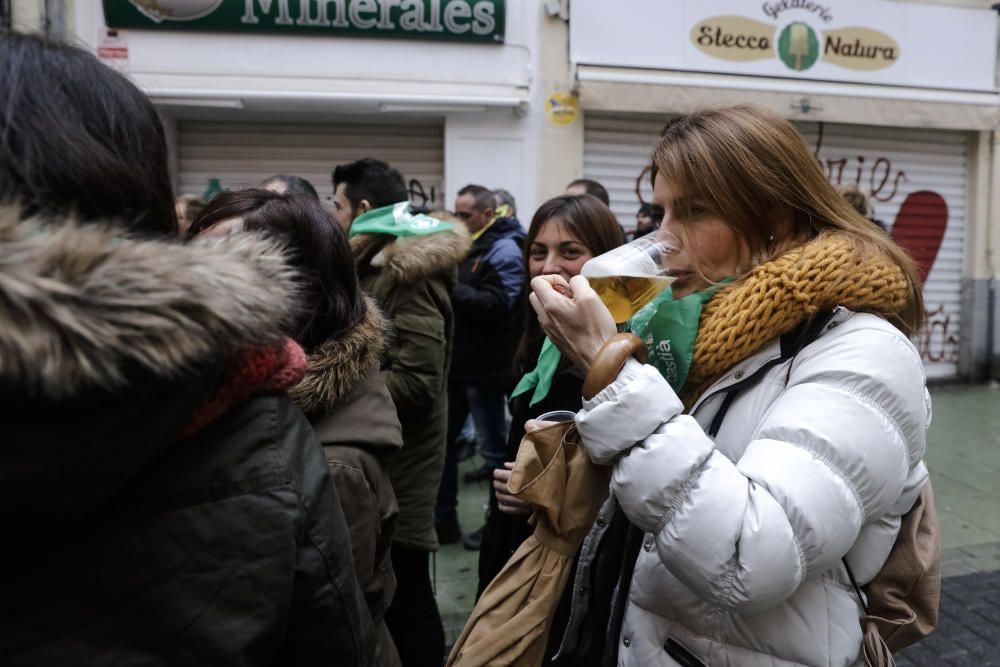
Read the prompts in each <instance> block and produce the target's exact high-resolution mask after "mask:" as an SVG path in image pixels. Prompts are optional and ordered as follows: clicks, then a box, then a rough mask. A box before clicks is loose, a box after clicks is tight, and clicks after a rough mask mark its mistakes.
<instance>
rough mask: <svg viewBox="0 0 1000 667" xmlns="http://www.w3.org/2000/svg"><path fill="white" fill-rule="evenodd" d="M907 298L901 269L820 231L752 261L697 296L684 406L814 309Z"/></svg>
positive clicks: (872, 308)
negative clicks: (735, 276) (746, 269)
mask: <svg viewBox="0 0 1000 667" xmlns="http://www.w3.org/2000/svg"><path fill="white" fill-rule="evenodd" d="M909 298H910V286H909V283H908V281H907V279H906V276H905V274H904V273H903V271H902V269H900V268H899V266H898V265H896V264H895V263H894V262H893V261H892V260H891V259H890V258H888V257H886V256H884V255H881V254H879V253H877V252H874V251H873V252H870V253H865V252H862V251H861V250H859V249H858V248H856V247H855V245H854V244H853V243H851V241H850V239H848V238H847V236H846V235H844V234H842V233H838V232H831V233H826V234H822V235H820V236H818V237H817V238H815V239H813V240H812V241H810V242H808V243H805V244H804V245H801V246H798V247H796V248H794V249H792V250H790V251H789V252H787V253H786V254H784V255H782V256H780V257H777V258H775V259H773V260H771V261H769V262H765V263H763V264H760V265H759V266H757V267H755V268H754V269H752V270H751V272H750V273H749V274H748V275H747V276H745V277H743V278H742V279H740V280H737V281H736V282H734V283H732V284H730V285H728V286H727V287H725V288H723V289H722V290H720V291H719V293H718V294H716V295H715V297H714V298H713V299H712V300H711V301H709V302H708V303H707V304H705V307H704V309H703V310H702V312H701V320H700V322H699V325H698V337H697V339H696V340H695V347H694V358H693V360H692V362H691V370H690V373H689V375H688V379H687V382H686V383H685V384H684V389H683V390H682V392H681V398H682V400H683V401H684V404H685V406H686V407H688V408H689V409H690V407H691V406H692V405H693V404H694V403H695V401H697V399H698V398H699V397H700V396H701V395H702V394H703V393H704V391H705V390H706V389H708V388H709V386H711V385H712V384H713V383H714V382H715V381H716V380H718V379H719V377H721V376H722V375H723V374H724V373H725V372H726V371H728V370H729V369H730V368H732V367H733V366H734V365H736V364H737V363H739V362H741V361H743V360H744V359H746V358H747V357H749V356H750V355H752V354H753V353H755V352H757V351H758V350H760V349H761V348H762V347H763V346H764V345H765V344H766V343H768V342H769V341H771V340H774V339H775V338H777V337H779V336H782V335H784V334H786V333H788V332H789V331H791V330H793V329H794V328H795V327H796V326H798V325H799V324H800V323H801V322H803V321H805V320H807V319H809V318H811V317H813V316H815V315H816V314H818V313H820V312H823V311H826V310H830V309H833V308H834V307H836V306H844V307H846V308H849V309H851V310H855V311H869V312H875V313H878V314H882V315H885V314H899V313H901V312H902V311H903V309H904V308H905V307H906V304H907V303H908V301H909Z"/></svg>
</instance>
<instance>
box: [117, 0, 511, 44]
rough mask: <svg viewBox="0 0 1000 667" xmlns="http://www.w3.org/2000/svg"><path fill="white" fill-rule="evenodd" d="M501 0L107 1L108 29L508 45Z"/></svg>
mask: <svg viewBox="0 0 1000 667" xmlns="http://www.w3.org/2000/svg"><path fill="white" fill-rule="evenodd" d="M504 9H505V7H504V0H104V18H105V21H106V23H107V24H108V27H111V28H132V29H148V30H188V31H199V32H246V33H254V32H257V33H259V32H268V33H283V34H300V35H330V36H355V37H404V38H412V39H424V40H438V41H447V40H452V41H462V42H484V43H489V44H500V43H503V41H504V24H505V12H504Z"/></svg>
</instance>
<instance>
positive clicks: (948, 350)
mask: <svg viewBox="0 0 1000 667" xmlns="http://www.w3.org/2000/svg"><path fill="white" fill-rule="evenodd" d="M925 314H926V316H927V321H926V323H925V325H924V328H923V330H922V331H921V332H920V336H919V340H918V341H917V347H918V349H919V350H920V356H921V357H922V358H923V360H924V361H928V362H931V363H947V364H957V363H958V332H957V331H956V330H954V329H953V327H952V323H951V315H946V314H945V312H944V305H943V304H942V305H939V306H938V307H937V309H936V310H933V311H931V310H928V311H925Z"/></svg>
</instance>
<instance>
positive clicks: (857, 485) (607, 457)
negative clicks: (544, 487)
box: [577, 308, 930, 667]
mask: <svg viewBox="0 0 1000 667" xmlns="http://www.w3.org/2000/svg"><path fill="white" fill-rule="evenodd" d="M779 356H780V353H779V341H777V340H775V341H773V342H772V343H770V344H768V345H766V346H765V347H764V349H762V350H761V351H760V352H758V353H757V354H755V355H753V356H751V357H750V358H748V359H746V360H744V361H743V362H741V363H740V364H738V365H737V366H735V367H733V368H732V369H731V370H730V371H729V372H728V373H726V375H725V376H724V377H722V378H721V379H720V380H719V381H718V382H716V383H715V384H714V385H713V386H712V387H711V388H710V389H709V390H708V391H707V392H706V393H705V395H704V396H702V397H701V399H700V400H699V402H698V404H696V405H695V407H694V410H693V411H692V414H693V415H694V416H693V417H692V416H688V415H684V414H682V412H683V406H682V405H681V402H680V400H679V399H678V398H677V396H676V395H675V393H674V392H673V390H672V389H671V388H670V386H669V385H668V384H667V383H666V382H665V381H664V380H663V378H662V377H661V376H660V375H659V374H658V373H657V371H656V370H655V369H654V368H653V367H652V366H648V365H646V366H644V365H641V364H639V363H638V362H636V361H629V362H628V364H626V366H625V368H624V369H623V370H622V372H621V374H620V375H619V376H618V379H617V380H616V381H615V382H614V384H612V385H611V386H610V387H608V388H607V389H605V390H604V391H603V392H601V393H600V394H599V395H597V396H596V397H595V398H594V400H592V401H586V402H585V403H584V409H583V410H582V411H581V412H580V413H579V415H578V417H577V425H578V428H579V431H580V434H581V436H582V438H583V443H584V445H585V447H586V449H587V451H588V452H589V453H590V455H591V457H592V459H593V460H594V461H596V462H599V463H612V462H613V463H614V474H613V477H612V483H611V486H612V491H613V493H614V495H615V496H616V498H617V500H618V502H619V504H620V505H621V508H622V510H623V511H624V512H625V514H626V516H628V518H629V519H630V520H631V521H632V522H633V523H634V524H635V525H636V526H638V527H639V528H640V529H642V530H643V531H645V532H646V536H645V538H644V541H643V549H642V550H641V551H640V552H639V558H638V561H637V562H636V566H635V573H634V575H633V579H632V584H631V587H630V592H629V602H628V607H627V609H626V611H625V616H624V622H623V626H622V632H621V636H620V638H619V645H618V664H619V665H637V666H638V665H641V666H643V667H649V666H656V665H679V664H683V665H686V664H695V663H688V662H679V661H678V660H675V659H674V658H672V657H670V653H668V651H667V650H666V649H665V648H664V647H665V645H666V644H667V643H668V641H669V640H672V642H670V646H671V648H670V651H671V652H672V653H673V654H674V655H678V652H679V651H680V652H684V651H687V652H689V653H690V654H691V655H692V656H694V657H696V658H697V659H698V660H700V661H701V662H702V663H703V664H705V665H712V666H717V665H727V666H729V665H731V666H740V667H756V666H757V665H760V666H763V665H767V666H768V667H775V666H787V665H810V666H813V667H815V666H821V665H822V666H829V667H842V666H845V665H852V664H856V663H857V661H858V659H859V652H860V647H861V640H862V635H861V628H860V625H859V622H858V618H859V616H860V614H861V605H860V603H859V601H858V599H857V596H856V594H855V592H854V590H853V588H852V587H851V584H850V581H849V579H848V578H847V574H846V572H845V569H844V567H843V565H842V563H841V558H842V557H843V556H844V555H845V554H847V559H848V562H849V563H850V565H851V569H852V570H853V572H854V574H855V576H856V577H857V579H858V581H859V583H861V584H864V583H866V582H868V581H870V580H871V579H872V578H873V577H874V576H875V575H876V574H877V573H878V571H879V570H880V569H881V567H882V564H883V563H884V562H885V559H886V556H887V555H888V553H889V550H890V548H891V547H892V544H893V542H894V541H895V538H896V534H897V532H898V530H899V518H900V516H902V515H903V514H905V513H906V512H907V511H908V510H909V509H910V507H911V506H912V505H913V503H914V501H915V500H916V498H917V496H918V495H919V494H920V490H921V489H922V487H923V485H924V483H925V482H926V479H927V469H926V467H925V466H924V464H923V462H922V459H923V455H924V446H925V434H926V429H927V425H928V423H929V421H930V397H929V395H928V394H927V390H926V383H925V377H924V369H923V364H922V363H921V360H920V356H919V354H918V353H917V351H916V349H915V348H914V347H913V345H912V344H911V343H910V341H909V340H907V339H906V338H905V337H904V336H903V335H902V334H901V333H900V332H899V331H897V330H896V329H895V328H893V327H892V326H891V325H890V324H888V323H887V322H885V321H884V320H882V319H881V318H878V317H876V316H874V315H869V314H860V313H851V312H850V311H848V310H846V309H843V308H840V309H837V311H836V312H835V314H834V317H833V319H832V320H831V322H830V324H828V325H827V327H826V328H825V329H824V330H823V332H822V334H821V335H820V336H819V338H818V339H817V340H816V341H815V342H813V343H812V344H811V345H808V346H807V347H805V348H804V349H803V350H802V351H801V352H800V353H799V354H798V356H796V357H795V358H794V359H793V360H792V361H790V362H785V363H782V364H778V365H776V366H775V367H774V368H772V369H771V370H770V371H769V372H768V373H767V374H766V375H765V376H764V378H763V380H762V381H761V382H759V383H757V384H756V385H754V386H753V387H752V388H750V389H748V390H746V391H745V392H744V393H743V394H741V395H740V396H739V397H738V398H736V399H735V401H733V403H732V406H731V407H730V409H729V412H728V413H727V414H726V417H725V420H724V421H723V424H722V427H721V430H720V431H719V434H718V437H717V438H716V439H715V441H714V442H713V441H712V439H711V438H710V437H709V436H708V435H707V434H706V432H705V430H706V429H707V428H708V426H709V424H710V423H711V421H712V418H713V416H714V415H715V413H716V412H717V411H718V409H719V407H720V405H721V404H722V396H723V393H722V392H723V390H724V389H725V388H726V387H728V386H731V385H733V384H734V383H736V382H738V381H739V380H740V379H741V378H744V377H748V376H749V375H750V374H751V373H753V372H754V371H755V370H757V369H758V368H760V367H761V366H763V365H764V364H766V363H767V362H768V361H769V360H772V359H775V358H777V357H779ZM786 379H787V383H786ZM678 646H680V647H682V648H680V649H678V648H677V647H678Z"/></svg>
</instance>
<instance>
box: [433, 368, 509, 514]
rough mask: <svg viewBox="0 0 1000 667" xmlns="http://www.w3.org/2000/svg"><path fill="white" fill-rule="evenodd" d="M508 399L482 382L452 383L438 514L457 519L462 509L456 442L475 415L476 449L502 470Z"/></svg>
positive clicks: (450, 386) (491, 463)
mask: <svg viewBox="0 0 1000 667" xmlns="http://www.w3.org/2000/svg"><path fill="white" fill-rule="evenodd" d="M506 408H507V396H506V394H505V393H504V391H503V389H501V388H499V387H497V386H494V385H491V384H483V383H479V382H468V381H461V380H450V381H449V382H448V442H447V448H446V449H445V456H444V472H443V474H442V475H441V486H440V488H438V497H437V506H436V508H435V515H436V517H437V518H438V520H450V519H454V518H455V514H456V509H457V508H458V452H457V446H456V443H457V441H458V438H459V435H461V433H462V426H463V425H464V424H465V419H466V417H468V416H469V415H472V422H473V424H475V427H476V446H477V447H478V449H479V453H480V454H482V456H483V458H484V459H486V465H487V466H488V467H490V468H502V467H503V462H504V459H505V458H506V452H507V412H506Z"/></svg>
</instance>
